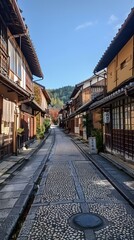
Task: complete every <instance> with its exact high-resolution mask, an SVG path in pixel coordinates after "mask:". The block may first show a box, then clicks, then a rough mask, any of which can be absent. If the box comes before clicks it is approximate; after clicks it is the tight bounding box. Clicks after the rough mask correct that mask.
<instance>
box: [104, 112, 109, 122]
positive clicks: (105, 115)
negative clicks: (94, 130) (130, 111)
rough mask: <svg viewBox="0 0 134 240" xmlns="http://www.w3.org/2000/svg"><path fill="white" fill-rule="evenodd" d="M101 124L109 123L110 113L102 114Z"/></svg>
mask: <svg viewBox="0 0 134 240" xmlns="http://www.w3.org/2000/svg"><path fill="white" fill-rule="evenodd" d="M103 122H104V123H110V112H104V113H103Z"/></svg>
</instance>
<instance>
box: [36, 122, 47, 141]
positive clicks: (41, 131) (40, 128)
mask: <svg viewBox="0 0 134 240" xmlns="http://www.w3.org/2000/svg"><path fill="white" fill-rule="evenodd" d="M44 133H45V126H44V124H43V125H42V126H38V127H37V130H36V137H37V139H43V138H44Z"/></svg>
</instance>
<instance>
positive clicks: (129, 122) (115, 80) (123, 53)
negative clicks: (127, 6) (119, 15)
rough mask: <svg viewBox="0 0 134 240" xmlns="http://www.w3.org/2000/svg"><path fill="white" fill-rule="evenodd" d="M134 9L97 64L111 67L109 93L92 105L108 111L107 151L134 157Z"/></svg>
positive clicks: (105, 140)
mask: <svg viewBox="0 0 134 240" xmlns="http://www.w3.org/2000/svg"><path fill="white" fill-rule="evenodd" d="M133 22H134V9H132V10H131V12H130V14H129V16H128V18H127V19H126V20H125V23H124V24H123V25H122V27H121V29H120V30H119V32H118V34H117V35H116V36H115V38H114V40H113V41H112V42H111V44H110V46H109V47H108V49H107V51H106V52H105V53H104V55H103V57H102V58H101V60H100V61H99V63H98V64H97V66H96V67H95V70H94V71H95V72H97V71H100V70H102V69H104V68H107V96H106V97H105V98H104V99H103V100H102V101H100V102H96V103H94V104H93V105H92V106H91V110H93V109H96V108H102V110H103V112H104V113H105V112H108V113H109V116H110V120H109V122H104V143H105V149H106V151H108V152H110V153H113V154H117V155H118V156H120V157H121V158H123V159H125V160H130V161H134V27H133Z"/></svg>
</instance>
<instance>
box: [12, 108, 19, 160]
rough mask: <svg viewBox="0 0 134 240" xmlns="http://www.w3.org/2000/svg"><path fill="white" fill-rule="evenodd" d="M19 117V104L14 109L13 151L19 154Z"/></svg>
mask: <svg viewBox="0 0 134 240" xmlns="http://www.w3.org/2000/svg"><path fill="white" fill-rule="evenodd" d="M17 117H18V106H15V111H14V131H13V153H14V154H15V155H16V156H17V155H18V152H17Z"/></svg>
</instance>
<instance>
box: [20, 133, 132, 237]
mask: <svg viewBox="0 0 134 240" xmlns="http://www.w3.org/2000/svg"><path fill="white" fill-rule="evenodd" d="M89 212H90V213H94V214H97V216H99V217H100V218H101V219H102V221H103V224H102V225H101V226H99V227H96V228H90V229H84V230H82V229H80V230H79V229H78V227H76V226H74V223H72V221H71V219H72V216H73V215H75V214H77V213H89ZM133 226H134V210H133V209H132V208H131V207H130V206H129V205H128V203H127V202H126V201H125V200H124V199H123V198H122V197H121V195H120V194H119V193H118V192H117V191H116V190H115V189H114V187H113V186H112V185H111V184H110V183H109V182H108V181H107V180H106V179H105V178H104V176H103V175H102V174H101V173H100V172H98V170H97V169H96V168H95V167H94V166H93V165H92V163H91V162H90V161H87V160H86V159H85V158H84V157H83V156H82V155H81V153H80V152H79V151H78V149H77V148H76V147H75V145H74V144H73V143H72V141H71V140H70V139H69V137H67V136H66V135H65V134H64V133H63V132H62V131H60V129H56V142H55V145H54V147H53V150H52V153H51V155H50V157H49V161H48V162H47V166H46V169H45V172H44V174H43V176H42V180H41V182H40V185H39V189H38V191H37V193H36V196H35V199H34V202H33V204H32V207H31V209H30V211H29V213H28V215H27V218H26V220H25V222H24V224H23V227H22V229H21V231H20V233H19V236H18V238H17V239H18V240H26V239H27V240H134V228H133Z"/></svg>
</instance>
